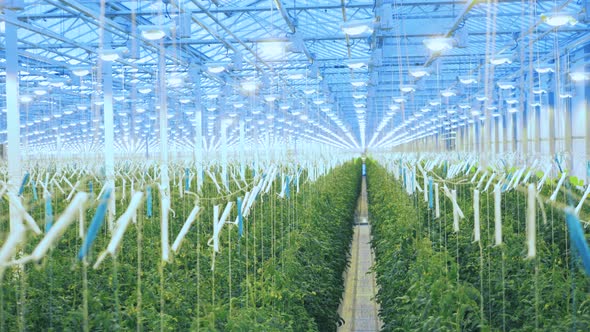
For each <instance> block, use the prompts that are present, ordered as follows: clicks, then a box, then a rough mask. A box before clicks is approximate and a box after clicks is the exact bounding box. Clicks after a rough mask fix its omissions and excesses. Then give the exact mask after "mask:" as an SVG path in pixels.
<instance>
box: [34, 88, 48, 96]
mask: <svg viewBox="0 0 590 332" xmlns="http://www.w3.org/2000/svg"><path fill="white" fill-rule="evenodd" d="M33 93H34V94H35V95H37V96H44V95H46V94H47V90H45V89H35V90H33Z"/></svg>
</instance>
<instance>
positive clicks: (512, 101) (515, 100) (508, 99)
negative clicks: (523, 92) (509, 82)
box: [506, 97, 518, 105]
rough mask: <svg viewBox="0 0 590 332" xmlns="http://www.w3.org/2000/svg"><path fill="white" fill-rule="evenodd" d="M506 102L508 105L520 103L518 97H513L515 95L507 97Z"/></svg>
mask: <svg viewBox="0 0 590 332" xmlns="http://www.w3.org/2000/svg"><path fill="white" fill-rule="evenodd" d="M506 104H508V105H514V104H518V99H516V98H513V97H510V98H506Z"/></svg>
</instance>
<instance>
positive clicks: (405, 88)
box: [399, 84, 416, 93]
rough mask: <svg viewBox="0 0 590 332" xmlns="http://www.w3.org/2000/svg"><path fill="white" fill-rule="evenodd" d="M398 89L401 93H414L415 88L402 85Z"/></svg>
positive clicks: (410, 85) (411, 85)
mask: <svg viewBox="0 0 590 332" xmlns="http://www.w3.org/2000/svg"><path fill="white" fill-rule="evenodd" d="M399 89H400V91H401V92H403V93H411V92H415V91H416V86H415V85H413V84H402V85H400V87H399Z"/></svg>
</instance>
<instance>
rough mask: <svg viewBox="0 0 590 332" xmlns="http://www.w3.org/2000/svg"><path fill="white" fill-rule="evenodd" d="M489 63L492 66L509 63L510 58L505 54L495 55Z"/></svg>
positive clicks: (510, 61)
mask: <svg viewBox="0 0 590 332" xmlns="http://www.w3.org/2000/svg"><path fill="white" fill-rule="evenodd" d="M490 63H491V64H493V65H494V66H499V65H503V64H511V63H512V58H511V57H509V56H506V55H496V56H494V57H493V58H492V59H491V60H490Z"/></svg>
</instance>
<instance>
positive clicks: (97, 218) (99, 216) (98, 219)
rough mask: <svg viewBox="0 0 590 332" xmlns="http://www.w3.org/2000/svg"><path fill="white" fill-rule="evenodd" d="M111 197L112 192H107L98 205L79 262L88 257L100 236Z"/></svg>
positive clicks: (79, 254) (79, 255) (81, 249)
mask: <svg viewBox="0 0 590 332" xmlns="http://www.w3.org/2000/svg"><path fill="white" fill-rule="evenodd" d="M109 197H111V190H110V189H108V190H107V191H105V193H104V194H103V195H102V198H101V199H100V204H99V205H98V208H97V209H96V213H95V214H94V217H93V218H92V222H91V223H90V227H89V228H88V232H87V233H86V237H85V238H84V243H83V244H82V248H80V252H79V253H78V259H79V260H82V259H84V257H86V255H88V252H89V251H90V248H91V247H92V244H93V243H94V240H95V239H96V236H97V235H98V231H99V230H100V227H101V226H102V224H103V223H104V217H105V215H106V213H107V206H108V203H109Z"/></svg>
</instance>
